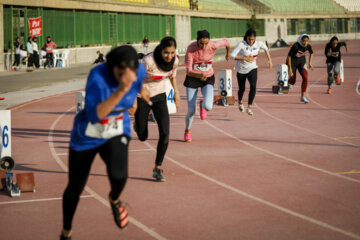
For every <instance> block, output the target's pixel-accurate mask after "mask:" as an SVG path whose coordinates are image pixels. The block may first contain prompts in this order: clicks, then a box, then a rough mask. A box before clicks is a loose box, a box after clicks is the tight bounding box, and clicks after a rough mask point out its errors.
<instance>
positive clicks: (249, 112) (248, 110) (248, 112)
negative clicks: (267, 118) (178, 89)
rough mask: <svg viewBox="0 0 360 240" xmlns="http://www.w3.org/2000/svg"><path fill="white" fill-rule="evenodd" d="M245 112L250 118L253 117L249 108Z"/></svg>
mask: <svg viewBox="0 0 360 240" xmlns="http://www.w3.org/2000/svg"><path fill="white" fill-rule="evenodd" d="M246 112H247V114H249V115H250V116H252V115H253V112H252V111H251V108H248V109H247V110H246Z"/></svg>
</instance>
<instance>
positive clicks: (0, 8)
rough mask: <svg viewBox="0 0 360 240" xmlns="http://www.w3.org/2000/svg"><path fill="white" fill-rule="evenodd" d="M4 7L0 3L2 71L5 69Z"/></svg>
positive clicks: (0, 62)
mask: <svg viewBox="0 0 360 240" xmlns="http://www.w3.org/2000/svg"><path fill="white" fill-rule="evenodd" d="M3 19H4V7H3V5H1V4H0V72H3V71H4V21H3Z"/></svg>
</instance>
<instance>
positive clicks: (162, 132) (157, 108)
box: [134, 37, 180, 182]
mask: <svg viewBox="0 0 360 240" xmlns="http://www.w3.org/2000/svg"><path fill="white" fill-rule="evenodd" d="M175 50H176V40H175V39H174V38H172V37H165V38H163V39H162V40H161V42H160V44H159V45H158V46H157V47H156V48H155V50H154V52H153V53H150V54H148V55H147V56H145V57H144V59H143V63H144V65H145V67H146V73H147V75H146V78H145V81H144V86H143V88H145V89H146V90H148V91H149V93H150V97H151V98H150V99H151V102H152V105H151V106H150V105H149V104H147V102H146V101H144V100H143V99H142V98H140V97H138V98H137V110H136V112H135V125H134V126H135V127H134V129H135V131H136V134H137V136H138V138H139V140H140V141H145V140H146V139H147V138H148V119H149V118H148V116H149V112H150V110H152V112H153V114H154V116H155V119H156V123H157V125H158V129H159V141H158V144H157V152H156V159H155V167H154V169H153V175H152V176H153V178H155V179H156V180H157V181H160V182H164V181H166V178H165V177H164V176H163V175H162V172H163V170H162V169H161V165H162V163H163V160H164V156H165V153H166V150H167V148H168V144H169V134H170V131H169V128H170V126H169V122H170V119H169V112H168V107H167V96H166V88H165V86H166V85H165V83H166V81H169V80H170V82H171V85H172V86H173V88H174V100H175V104H176V107H179V106H180V95H179V90H178V87H177V84H176V70H177V66H178V65H179V59H178V58H177V57H176V55H175Z"/></svg>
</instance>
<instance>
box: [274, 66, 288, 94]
mask: <svg viewBox="0 0 360 240" xmlns="http://www.w3.org/2000/svg"><path fill="white" fill-rule="evenodd" d="M288 81H289V73H288V65H286V64H277V65H276V85H273V86H272V92H273V93H276V94H283V93H285V94H287V93H289V83H288Z"/></svg>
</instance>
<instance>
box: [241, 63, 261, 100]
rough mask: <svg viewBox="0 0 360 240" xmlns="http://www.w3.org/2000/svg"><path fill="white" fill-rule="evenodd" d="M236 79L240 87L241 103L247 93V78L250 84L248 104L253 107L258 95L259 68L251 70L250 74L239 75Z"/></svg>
mask: <svg viewBox="0 0 360 240" xmlns="http://www.w3.org/2000/svg"><path fill="white" fill-rule="evenodd" d="M236 77H237V80H238V85H239V91H238V97H239V102H240V101H241V100H242V98H243V95H244V92H245V83H246V78H247V79H248V81H249V83H250V92H249V99H248V104H249V105H252V104H253V102H254V98H255V94H256V82H257V68H255V69H253V70H251V71H250V72H249V73H246V74H241V73H237V75H236Z"/></svg>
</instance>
